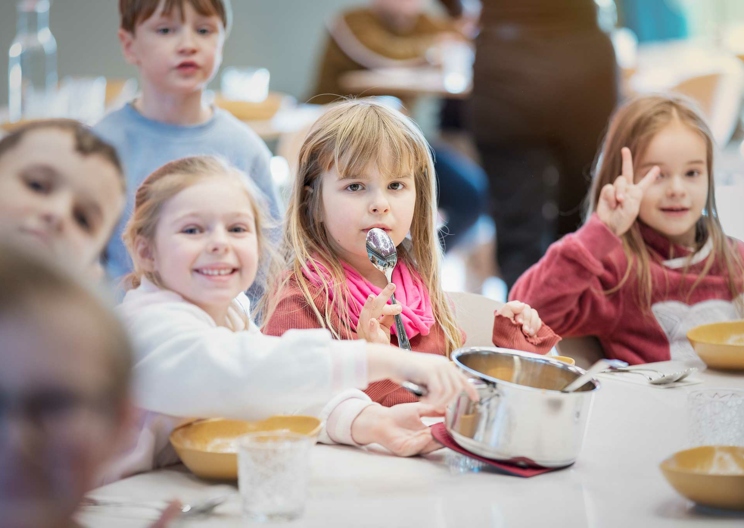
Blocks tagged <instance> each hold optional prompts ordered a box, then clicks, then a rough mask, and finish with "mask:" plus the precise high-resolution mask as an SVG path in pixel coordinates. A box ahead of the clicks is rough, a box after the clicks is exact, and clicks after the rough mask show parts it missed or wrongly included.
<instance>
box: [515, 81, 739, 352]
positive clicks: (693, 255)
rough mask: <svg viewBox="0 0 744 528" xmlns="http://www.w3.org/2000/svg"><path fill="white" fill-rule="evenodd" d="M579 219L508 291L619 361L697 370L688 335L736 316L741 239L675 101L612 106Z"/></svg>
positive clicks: (695, 119)
mask: <svg viewBox="0 0 744 528" xmlns="http://www.w3.org/2000/svg"><path fill="white" fill-rule="evenodd" d="M589 199H590V203H589V213H590V214H589V216H588V218H587V220H586V223H585V224H584V226H583V227H582V228H581V229H580V230H579V231H577V232H576V233H575V234H572V235H567V236H566V237H564V238H563V239H562V240H560V241H559V242H556V243H555V244H553V245H552V246H551V247H550V249H549V250H548V252H547V254H546V255H545V257H543V258H542V260H540V262H538V263H537V264H536V265H534V266H533V267H532V268H530V269H529V270H528V271H527V272H526V273H525V274H524V275H523V276H522V277H521V278H520V279H519V280H518V281H517V283H516V285H515V286H514V289H513V290H512V291H511V295H512V296H514V297H519V298H520V299H524V300H525V301H527V302H529V303H531V304H532V305H533V306H535V307H537V308H538V309H539V310H540V313H541V314H542V316H543V318H544V319H545V321H546V322H547V323H548V324H550V325H551V326H553V328H555V329H556V331H558V332H560V333H561V334H562V335H564V336H582V335H594V336H597V337H598V338H599V341H600V342H601V344H602V346H603V348H604V351H605V354H606V355H607V356H608V357H611V358H618V359H622V360H624V361H627V362H629V363H644V362H653V361H665V360H669V359H678V360H682V361H685V362H688V363H690V364H695V365H698V366H704V365H703V364H702V362H701V360H700V359H699V358H698V357H697V355H696V354H695V351H694V350H693V349H692V346H691V345H690V343H689V341H688V340H687V337H686V334H687V331H688V330H690V329H691V328H693V327H695V326H697V325H700V324H705V323H710V322H716V321H726V320H731V319H739V318H742V317H744V284H743V283H744V266H743V265H742V257H743V256H744V243H742V242H741V241H738V240H735V239H732V238H728V237H726V235H725V234H724V232H723V229H722V228H721V224H720V222H719V220H718V214H717V211H716V201H715V188H714V179H713V140H712V136H711V133H710V130H709V129H708V126H707V124H706V123H705V121H704V119H703V117H702V116H701V115H700V113H699V112H698V111H697V110H696V109H695V107H694V106H693V105H692V104H691V103H690V102H689V101H687V100H685V99H683V98H680V97H677V96H661V95H658V96H646V97H640V98H638V99H635V100H633V101H631V102H629V103H627V104H626V105H625V106H623V107H621V108H620V109H619V110H618V111H617V112H616V113H615V116H614V117H613V118H612V121H611V122H610V127H609V131H608V133H607V137H606V138H605V140H604V144H603V146H602V150H601V152H600V154H599V156H598V157H597V167H596V170H595V176H594V183H593V187H592V191H591V194H590V197H589Z"/></svg>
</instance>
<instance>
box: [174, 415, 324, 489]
mask: <svg viewBox="0 0 744 528" xmlns="http://www.w3.org/2000/svg"><path fill="white" fill-rule="evenodd" d="M320 425H321V424H320V420H318V419H317V418H315V417H313V416H272V417H271V418H268V419H266V420H262V421H260V422H244V421H240V420H225V419H222V418H214V419H211V420H197V421H196V422H191V423H188V424H186V425H182V426H181V427H178V428H176V429H175V430H174V431H173V432H172V433H171V435H170V441H171V445H173V448H174V449H175V450H176V453H178V456H179V457H180V458H181V461H182V462H183V463H184V464H185V465H186V467H187V468H189V469H190V470H191V471H192V472H193V473H194V474H195V475H197V476H199V477H202V478H206V479H222V480H235V479H237V478H238V455H237V450H238V448H237V440H238V438H240V437H241V436H243V435H245V434H248V433H258V432H263V431H281V430H287V431H291V432H293V433H298V434H302V435H307V436H313V437H315V438H316V439H317V437H318V434H320Z"/></svg>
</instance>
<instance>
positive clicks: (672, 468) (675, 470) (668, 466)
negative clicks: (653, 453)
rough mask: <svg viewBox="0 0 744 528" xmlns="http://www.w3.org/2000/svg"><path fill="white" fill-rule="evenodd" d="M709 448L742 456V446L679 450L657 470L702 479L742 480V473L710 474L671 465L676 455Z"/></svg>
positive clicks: (698, 447)
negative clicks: (730, 478)
mask: <svg viewBox="0 0 744 528" xmlns="http://www.w3.org/2000/svg"><path fill="white" fill-rule="evenodd" d="M710 448H713V449H719V448H727V449H735V450H740V451H741V453H742V455H744V446H732V445H722V444H713V445H703V446H695V447H689V448H687V449H681V450H679V451H676V452H675V453H673V454H671V455H669V456H668V457H667V458H665V459H664V460H662V461H661V462H660V463H659V468H660V469H661V470H662V471H670V472H673V473H678V474H684V475H698V476H702V477H716V478H719V477H734V478H740V479H741V478H744V472H742V473H710V472H708V471H699V470H695V469H688V468H681V467H678V466H674V465H672V464H673V462H674V459H675V457H676V456H677V455H680V454H682V453H688V452H690V451H697V450H700V449H710Z"/></svg>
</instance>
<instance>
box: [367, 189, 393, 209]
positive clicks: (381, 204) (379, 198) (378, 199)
mask: <svg viewBox="0 0 744 528" xmlns="http://www.w3.org/2000/svg"><path fill="white" fill-rule="evenodd" d="M369 209H370V212H372V213H374V214H382V213H387V212H389V211H390V203H389V202H388V201H387V198H386V197H385V195H384V194H382V193H377V194H376V195H375V196H374V198H373V199H372V202H371V203H370V205H369Z"/></svg>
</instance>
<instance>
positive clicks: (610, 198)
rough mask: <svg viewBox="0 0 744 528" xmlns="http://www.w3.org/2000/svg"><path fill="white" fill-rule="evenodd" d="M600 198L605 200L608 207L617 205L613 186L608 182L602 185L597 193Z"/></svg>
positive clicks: (611, 207) (612, 207)
mask: <svg viewBox="0 0 744 528" xmlns="http://www.w3.org/2000/svg"><path fill="white" fill-rule="evenodd" d="M599 197H600V199H601V200H604V201H605V202H607V205H608V206H609V207H610V209H614V208H615V207H617V200H615V186H614V185H612V184H611V183H608V184H607V185H605V186H604V187H602V192H601V193H600V195H599Z"/></svg>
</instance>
